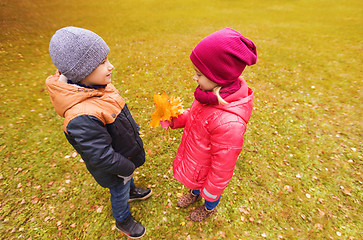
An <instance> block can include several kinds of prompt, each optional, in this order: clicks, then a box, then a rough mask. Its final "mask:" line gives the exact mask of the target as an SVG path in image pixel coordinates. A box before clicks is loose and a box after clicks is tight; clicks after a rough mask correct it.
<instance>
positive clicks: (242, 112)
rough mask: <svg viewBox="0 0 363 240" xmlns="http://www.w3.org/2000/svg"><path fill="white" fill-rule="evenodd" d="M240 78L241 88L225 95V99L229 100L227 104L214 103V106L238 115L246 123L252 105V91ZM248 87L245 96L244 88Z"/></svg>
mask: <svg viewBox="0 0 363 240" xmlns="http://www.w3.org/2000/svg"><path fill="white" fill-rule="evenodd" d="M240 80H241V84H242V86H241V88H240V89H239V90H238V91H237V92H235V93H233V94H231V95H230V96H228V97H226V98H225V100H226V101H227V102H229V104H227V105H215V107H216V108H218V109H221V110H224V111H226V112H231V113H233V114H235V115H237V116H240V117H241V118H242V119H243V120H244V121H245V122H246V123H248V121H249V119H250V117H251V112H252V106H253V102H252V100H253V91H252V89H250V88H249V87H247V83H246V82H245V81H244V80H243V79H240ZM244 87H247V89H248V95H247V97H246V96H245V93H244V91H245V88H244Z"/></svg>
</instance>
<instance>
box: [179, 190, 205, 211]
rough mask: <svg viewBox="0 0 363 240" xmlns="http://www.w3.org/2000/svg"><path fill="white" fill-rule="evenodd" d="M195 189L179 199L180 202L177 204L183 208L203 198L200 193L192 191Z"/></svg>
mask: <svg viewBox="0 0 363 240" xmlns="http://www.w3.org/2000/svg"><path fill="white" fill-rule="evenodd" d="M192 191H193V190H190V191H189V193H188V194H186V195H184V196H182V197H181V198H179V199H178V203H177V206H178V207H181V208H186V207H188V206H189V205H190V204H192V203H195V202H197V201H199V200H201V199H202V196H200V194H199V195H194V194H193V193H192Z"/></svg>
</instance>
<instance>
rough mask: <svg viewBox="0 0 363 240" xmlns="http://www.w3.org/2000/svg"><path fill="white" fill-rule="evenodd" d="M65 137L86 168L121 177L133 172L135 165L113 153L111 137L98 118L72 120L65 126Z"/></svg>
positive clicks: (83, 116) (89, 117) (82, 116)
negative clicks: (69, 140)
mask: <svg viewBox="0 0 363 240" xmlns="http://www.w3.org/2000/svg"><path fill="white" fill-rule="evenodd" d="M66 135H68V136H67V138H68V139H71V140H72V142H71V144H72V145H73V147H74V148H75V149H76V151H77V152H78V153H79V154H80V155H81V157H82V159H83V160H84V161H85V163H86V165H87V167H90V168H93V169H99V170H102V171H104V172H107V173H110V174H115V175H121V176H130V175H131V174H132V173H133V172H134V170H135V165H134V164H133V163H132V162H131V161H130V160H128V159H127V158H125V157H124V156H122V155H121V154H119V153H117V152H115V151H114V149H113V147H112V139H111V136H110V134H109V133H108V131H107V129H106V126H105V125H104V124H103V122H102V121H100V120H99V119H98V118H96V117H94V116H90V115H81V116H78V117H76V118H74V119H72V120H71V121H70V122H69V123H68V125H67V133H66Z"/></svg>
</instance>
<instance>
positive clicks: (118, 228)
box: [116, 226, 146, 239]
mask: <svg viewBox="0 0 363 240" xmlns="http://www.w3.org/2000/svg"><path fill="white" fill-rule="evenodd" d="M116 229H117V230H118V231H119V232H121V233H122V234H124V235H125V236H127V237H128V238H131V239H139V238H142V237H143V236H144V235H145V233H146V228H145V232H144V233H143V234H142V235H141V236H140V237H131V236H129V235H127V234H126V233H124V232H123V231H122V230H121V229H119V228H118V227H117V226H116Z"/></svg>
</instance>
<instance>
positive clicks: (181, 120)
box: [170, 108, 190, 129]
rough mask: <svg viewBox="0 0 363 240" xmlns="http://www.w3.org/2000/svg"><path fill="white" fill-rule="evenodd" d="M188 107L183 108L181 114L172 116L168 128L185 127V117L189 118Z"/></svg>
mask: <svg viewBox="0 0 363 240" xmlns="http://www.w3.org/2000/svg"><path fill="white" fill-rule="evenodd" d="M189 113H190V108H188V109H185V110H184V112H183V114H181V115H179V116H178V117H177V118H172V119H171V121H170V128H172V129H177V128H183V127H185V124H186V122H187V119H188V118H189Z"/></svg>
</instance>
